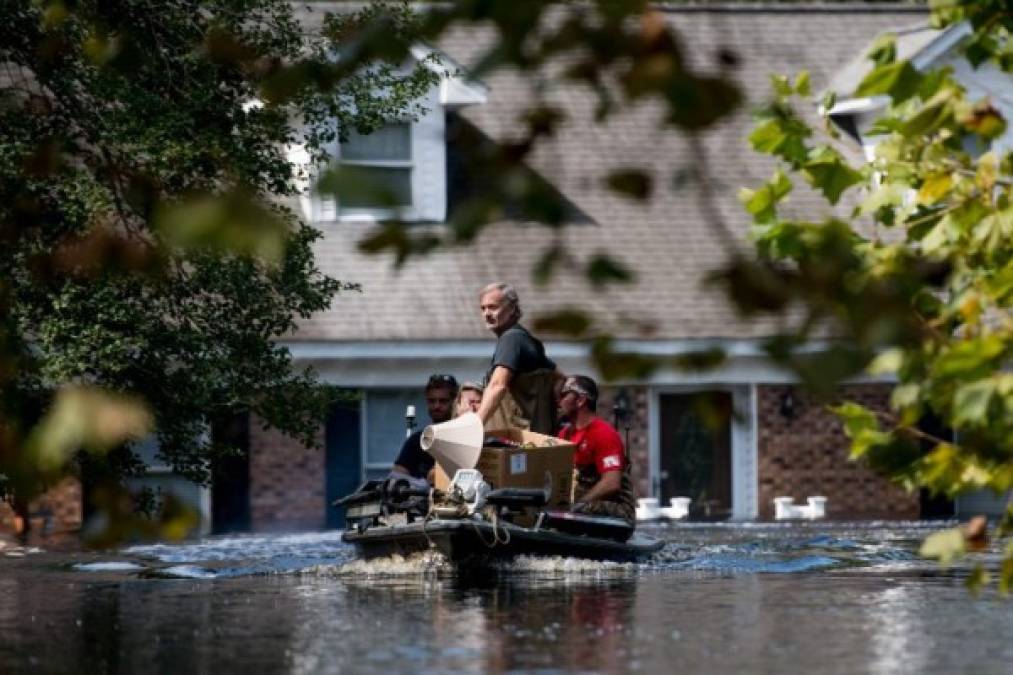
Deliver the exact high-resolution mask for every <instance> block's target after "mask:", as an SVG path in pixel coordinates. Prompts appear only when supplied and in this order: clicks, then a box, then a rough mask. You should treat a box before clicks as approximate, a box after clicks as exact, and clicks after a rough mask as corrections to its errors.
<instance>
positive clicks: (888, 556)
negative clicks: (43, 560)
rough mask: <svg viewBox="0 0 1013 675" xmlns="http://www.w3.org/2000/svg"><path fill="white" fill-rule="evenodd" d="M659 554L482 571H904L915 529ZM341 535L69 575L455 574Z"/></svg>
mask: <svg viewBox="0 0 1013 675" xmlns="http://www.w3.org/2000/svg"><path fill="white" fill-rule="evenodd" d="M645 530H647V531H648V532H649V533H651V534H653V535H655V536H658V537H661V538H662V539H665V540H667V544H666V545H665V548H663V549H662V550H661V551H660V552H658V553H656V554H654V555H653V556H651V557H649V558H647V559H646V560H644V561H642V562H639V563H617V562H599V561H591V560H583V559H580V558H572V557H563V556H545V557H534V556H520V557H518V558H515V559H513V560H510V561H500V562H495V563H493V564H492V567H491V569H492V571H493V572H494V573H495V574H496V575H497V576H511V575H517V576H527V577H545V578H547V579H549V578H574V579H575V578H578V577H585V578H592V577H601V578H612V577H626V576H633V575H637V574H656V573H680V572H693V573H713V574H719V575H727V574H797V573H805V572H819V571H826V570H833V569H850V568H882V567H891V568H895V567H897V566H900V567H910V566H917V565H919V564H923V563H922V561H920V560H919V559H918V558H917V556H916V555H915V554H914V549H915V547H916V546H917V542H918V540H919V539H920V538H921V537H922V536H924V531H923V530H922V528H911V529H910V530H907V531H903V530H902V531H898V530H897V529H894V530H892V531H884V530H883V529H882V528H877V527H869V526H862V527H859V526H854V525H851V526H837V527H828V526H827V525H823V526H822V528H820V529H817V528H815V527H811V526H810V527H784V526H782V525H771V526H769V527H760V526H757V525H755V524H750V525H747V526H721V527H706V528H704V527H699V526H688V527H671V526H662V527H651V526H648V527H646V528H645ZM341 534H342V533H341V532H337V531H330V532H315V533H300V534H279V535H228V536H217V537H209V538H207V539H204V540H201V541H197V542H190V543H184V544H154V545H144V546H131V547H128V548H125V549H123V550H121V551H119V552H118V553H116V554H115V556H111V557H110V558H109V559H107V560H105V561H101V560H99V561H94V559H93V560H92V561H89V562H87V563H81V564H78V565H75V566H73V568H72V569H74V571H78V572H88V573H98V572H103V573H106V574H109V573H120V574H125V575H130V576H140V577H149V578H151V577H154V578H170V579H171V578H177V579H225V578H235V577H246V576H254V575H278V574H281V575H285V574H297V575H305V576H316V577H322V578H327V577H331V578H343V579H348V580H354V579H368V580H377V579H382V578H392V579H397V578H400V579H405V578H410V577H415V578H434V577H446V576H452V575H454V574H456V573H457V572H458V570H457V569H456V568H455V567H454V566H453V565H452V564H450V563H449V562H448V561H447V560H446V559H445V558H444V557H443V556H442V555H440V554H439V553H437V552H435V551H426V552H422V553H418V554H412V555H409V556H400V555H393V556H390V557H386V558H376V559H372V560H363V559H360V558H359V557H358V556H357V554H356V552H355V549H354V547H352V546H350V545H348V544H346V543H344V542H342V541H341Z"/></svg>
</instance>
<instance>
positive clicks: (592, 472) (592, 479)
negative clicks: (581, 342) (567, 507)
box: [559, 375, 636, 525]
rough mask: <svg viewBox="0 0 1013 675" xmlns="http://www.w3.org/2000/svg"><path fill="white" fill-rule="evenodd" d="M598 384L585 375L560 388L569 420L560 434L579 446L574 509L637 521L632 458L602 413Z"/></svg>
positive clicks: (575, 460)
mask: <svg viewBox="0 0 1013 675" xmlns="http://www.w3.org/2000/svg"><path fill="white" fill-rule="evenodd" d="M597 406H598V385H597V384H595V382H594V380H592V379H591V378H590V377H586V376H584V375H575V376H572V377H568V378H566V381H565V382H564V383H563V388H562V389H561V390H560V398H559V411H560V413H562V414H563V415H564V416H565V417H566V418H567V420H569V424H567V425H566V426H564V427H563V429H562V430H561V431H560V432H559V437H560V438H562V439H563V440H566V441H569V442H570V443H573V444H574V445H575V446H577V449H576V451H575V452H574V456H573V468H574V480H575V481H576V485H575V487H574V497H573V506H572V510H574V511H579V512H581V513H589V514H594V515H600V516H611V517H613V518H622V519H623V520H625V521H626V522H628V523H629V524H630V525H635V524H636V500H635V498H634V496H633V482H632V481H631V480H630V471H629V461H628V460H627V458H626V452H625V451H624V450H623V441H622V439H621V438H620V437H619V432H617V431H616V430H615V428H614V427H613V426H612V425H611V424H609V423H608V422H606V421H605V420H603V419H602V418H600V417H598V416H597V415H596V414H595V410H596V409H597Z"/></svg>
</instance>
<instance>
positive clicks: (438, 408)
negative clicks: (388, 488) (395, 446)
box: [392, 375, 457, 483]
mask: <svg viewBox="0 0 1013 675" xmlns="http://www.w3.org/2000/svg"><path fill="white" fill-rule="evenodd" d="M425 394H426V409H427V410H428V411H429V419H430V420H432V422H433V424H440V423H441V422H446V421H447V420H449V419H450V418H451V417H453V415H454V400H455V399H456V398H457V379H456V378H455V377H454V376H453V375H433V376H432V377H430V378H429V382H427V383H426V392H425ZM423 429H424V428H423ZM423 429H419V430H418V431H416V432H415V433H413V434H412V435H411V436H409V437H408V438H407V439H405V442H404V444H403V445H402V446H401V452H399V453H398V456H397V459H396V460H394V467H393V469H392V471H393V472H394V473H403V474H407V475H409V476H411V477H412V478H424V479H426V480H428V481H429V482H430V483H432V482H433V480H432V479H433V476H432V472H433V466H434V465H435V464H436V460H435V459H433V456H432V455H430V454H429V453H428V452H425V451H424V450H423V449H422V445H421V443H420V441H421V440H422V431H423Z"/></svg>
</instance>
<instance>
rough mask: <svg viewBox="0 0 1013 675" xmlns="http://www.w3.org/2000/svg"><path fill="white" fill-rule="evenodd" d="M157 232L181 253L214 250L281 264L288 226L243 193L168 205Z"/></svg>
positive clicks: (159, 215) (157, 219) (159, 218)
mask: <svg viewBox="0 0 1013 675" xmlns="http://www.w3.org/2000/svg"><path fill="white" fill-rule="evenodd" d="M155 228H156V230H157V231H158V232H159V233H160V234H161V235H162V237H163V238H164V239H165V241H166V242H167V243H168V244H169V245H170V246H173V247H178V248H180V249H184V250H187V249H194V250H202V249H207V248H210V249H212V250H217V251H219V252H221V253H234V254H237V255H243V256H252V257H255V258H259V259H260V260H262V261H264V262H265V263H269V264H277V263H278V262H280V261H281V259H282V257H283V255H284V252H285V243H286V241H287V240H288V234H289V230H288V226H287V225H286V224H285V222H284V221H283V220H282V219H281V218H279V217H278V215H277V213H276V212H275V211H274V210H272V209H271V208H270V207H268V206H266V205H264V204H261V203H259V201H258V200H257V199H255V198H254V197H252V196H251V195H248V194H245V193H243V192H241V191H237V192H233V193H230V194H228V195H220V196H216V195H207V196H199V197H194V198H192V199H187V200H185V201H183V202H180V203H174V204H165V205H163V206H162V207H161V208H160V209H159V211H158V213H157V214H156V215H155Z"/></svg>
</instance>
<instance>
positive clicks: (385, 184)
mask: <svg viewBox="0 0 1013 675" xmlns="http://www.w3.org/2000/svg"><path fill="white" fill-rule="evenodd" d="M354 172H355V180H354V184H355V185H356V186H357V187H356V188H354V189H353V188H350V189H349V190H348V191H347V193H343V194H342V195H341V208H342V209H389V208H393V207H399V206H411V204H412V170H411V169H408V168H404V169H400V168H387V167H376V166H356V167H354Z"/></svg>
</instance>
